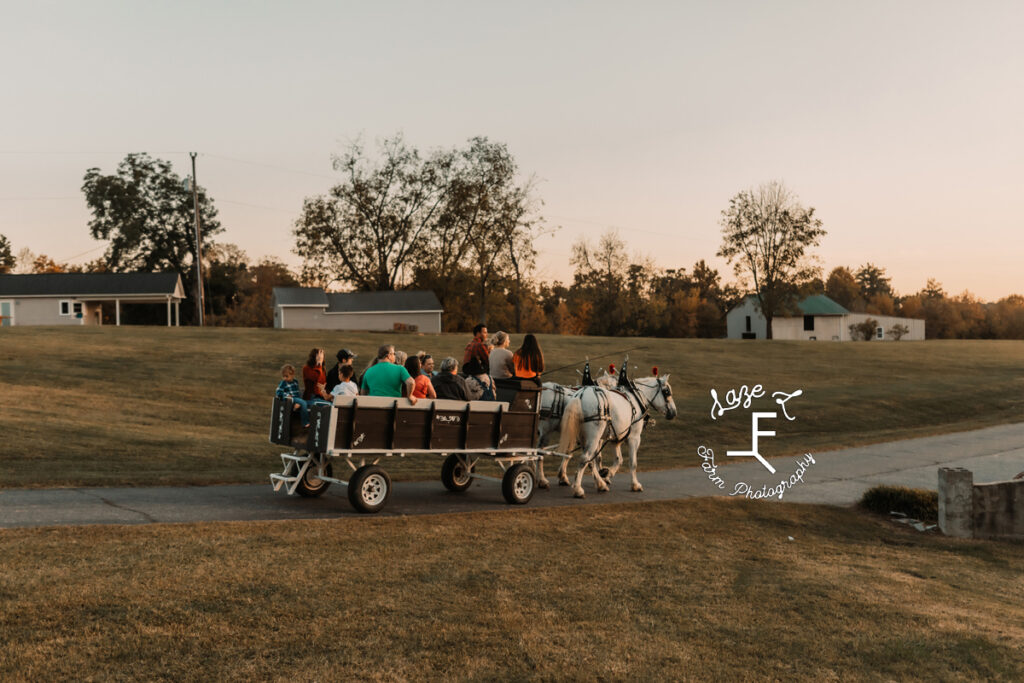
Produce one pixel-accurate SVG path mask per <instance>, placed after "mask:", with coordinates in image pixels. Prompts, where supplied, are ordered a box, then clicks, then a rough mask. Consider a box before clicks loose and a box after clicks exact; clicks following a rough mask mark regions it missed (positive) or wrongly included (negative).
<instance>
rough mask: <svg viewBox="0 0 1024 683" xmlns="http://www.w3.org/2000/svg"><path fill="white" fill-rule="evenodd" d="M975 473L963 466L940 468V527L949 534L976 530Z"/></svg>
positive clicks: (962, 535) (968, 533)
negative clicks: (974, 511) (974, 512)
mask: <svg viewBox="0 0 1024 683" xmlns="http://www.w3.org/2000/svg"><path fill="white" fill-rule="evenodd" d="M973 488H974V474H972V473H971V472H970V470H966V469H964V468H962V467H940V468H939V529H941V530H942V533H944V534H946V535H947V536H957V537H959V538H971V537H972V536H973V532H974V516H973V506H974V493H973Z"/></svg>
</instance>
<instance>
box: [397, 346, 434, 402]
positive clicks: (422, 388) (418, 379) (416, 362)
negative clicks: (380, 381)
mask: <svg viewBox="0 0 1024 683" xmlns="http://www.w3.org/2000/svg"><path fill="white" fill-rule="evenodd" d="M405 369H406V370H408V371H409V375H410V376H411V377H412V381H413V383H414V387H413V390H412V395H413V396H415V397H416V398H437V393H436V392H435V391H434V385H433V384H431V383H430V378H429V377H427V376H426V375H424V374H423V373H422V372H421V371H420V359H419V357H417V356H409V357H408V358H406V359H405Z"/></svg>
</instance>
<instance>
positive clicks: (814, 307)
mask: <svg viewBox="0 0 1024 683" xmlns="http://www.w3.org/2000/svg"><path fill="white" fill-rule="evenodd" d="M797 306H798V307H799V308H800V312H801V313H803V314H804V315H846V314H847V313H849V311H848V310H846V309H845V308H843V307H842V306H840V305H839V304H837V303H836V302H835V301H833V300H832V299H829V298H828V297H827V296H825V295H824V294H812V295H811V296H809V297H807V298H806V299H804V300H803V301H801V302H800V303H798V304H797Z"/></svg>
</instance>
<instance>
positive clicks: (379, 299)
mask: <svg viewBox="0 0 1024 683" xmlns="http://www.w3.org/2000/svg"><path fill="white" fill-rule="evenodd" d="M327 301H328V302H329V305H328V307H327V312H328V313H371V312H376V311H431V312H433V311H438V312H443V309H442V308H441V302H440V301H438V300H437V296H436V295H435V294H434V293H433V292H431V291H423V290H402V291H395V292H351V293H347V294H328V295H327Z"/></svg>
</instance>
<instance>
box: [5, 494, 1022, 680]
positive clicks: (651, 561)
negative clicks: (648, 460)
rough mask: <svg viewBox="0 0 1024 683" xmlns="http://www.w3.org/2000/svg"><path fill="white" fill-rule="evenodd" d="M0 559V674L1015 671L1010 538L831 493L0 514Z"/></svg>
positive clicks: (1018, 586)
mask: <svg viewBox="0 0 1024 683" xmlns="http://www.w3.org/2000/svg"><path fill="white" fill-rule="evenodd" d="M790 537H792V540H789V539H790ZM0 557H3V558H4V570H3V572H0V607H2V609H0V641H2V642H3V643H4V646H3V647H2V648H0V679H4V680H51V679H75V680H106V679H115V680H121V679H136V680H137V679H140V678H142V679H146V680H176V681H177V680H271V679H274V680H379V679H388V680H405V679H412V680H421V679H438V678H444V679H486V680H524V679H542V680H554V679H559V680H561V679H569V680H598V679H600V680H669V679H676V680H678V679H697V680H707V679H715V680H740V679H742V680H754V679H756V680H779V679H782V680H807V681H821V680H863V679H870V680H908V679H915V680H929V681H931V680H978V679H989V680H1021V678H1022V677H1024V605H1022V603H1021V601H1020V595H1021V594H1024V574H1022V573H1021V571H1020V568H1021V567H1022V566H1024V546H1022V545H1020V544H1009V543H1003V544H1000V543H990V542H979V541H964V540H957V539H947V538H944V537H941V536H937V535H933V534H919V533H917V532H914V531H912V530H909V529H907V528H905V527H903V526H899V525H895V524H893V523H891V522H889V521H888V520H885V519H882V518H877V517H874V516H871V515H869V514H867V513H863V512H859V511H856V510H849V509H839V508H829V507H818V506H800V505H789V504H761V503H757V502H751V501H736V500H730V499H721V498H719V499H701V500H690V501H679V502H664V503H641V504H629V505H616V506H593V507H580V508H562V509H523V510H516V511H501V512H493V513H491V512H489V513H474V514H467V515H446V516H436V517H431V516H427V517H413V518H388V519H381V518H356V519H343V520H341V519H339V520H329V521H301V522H300V521H288V522H274V523H244V524H201V525H149V526H143V527H83V528H56V529H22V530H2V531H0Z"/></svg>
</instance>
